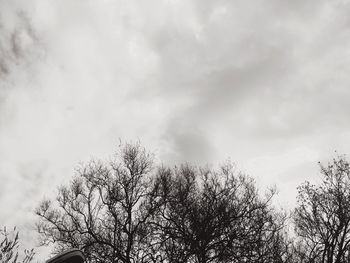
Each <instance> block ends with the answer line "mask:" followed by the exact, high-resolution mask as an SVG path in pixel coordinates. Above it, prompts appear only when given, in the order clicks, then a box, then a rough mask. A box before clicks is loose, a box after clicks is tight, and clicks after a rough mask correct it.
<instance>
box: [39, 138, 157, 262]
mask: <svg viewBox="0 0 350 263" xmlns="http://www.w3.org/2000/svg"><path fill="white" fill-rule="evenodd" d="M152 160H153V158H152V155H151V154H149V153H148V152H146V150H145V149H144V148H143V147H141V146H140V145H139V144H138V143H137V144H124V145H122V146H121V147H120V151H119V155H118V158H117V159H116V160H114V161H112V162H110V163H108V164H105V163H102V162H92V163H90V164H89V165H87V166H83V167H82V168H81V169H79V170H78V175H77V176H76V177H75V178H74V180H73V181H72V182H71V184H70V186H68V187H61V188H60V189H59V194H58V196H57V200H55V201H50V200H45V201H43V202H42V203H41V205H40V206H39V207H38V209H37V210H36V213H37V215H39V217H40V221H39V222H38V224H37V228H38V231H39V233H40V234H41V236H42V244H48V243H54V244H55V248H56V251H58V252H59V251H62V250H64V249H66V248H70V247H77V248H80V249H82V250H83V252H84V253H85V256H86V258H87V260H86V261H87V262H101V263H102V262H104V263H110V262H124V263H132V262H153V260H154V259H153V255H154V254H153V251H152V241H151V240H150V235H149V231H150V228H149V224H148V222H149V220H150V219H151V217H152V216H153V214H154V213H155V211H156V210H157V207H158V206H159V205H160V204H159V201H158V199H159V198H158V197H157V196H156V195H155V194H154V191H155V190H154V189H153V186H152V185H153V183H152V167H153V165H152Z"/></svg>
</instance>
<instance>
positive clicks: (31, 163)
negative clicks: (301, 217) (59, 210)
mask: <svg viewBox="0 0 350 263" xmlns="http://www.w3.org/2000/svg"><path fill="white" fill-rule="evenodd" d="M349 13H350V3H349V1H346V0H332V1H323V0H317V1H316V0H293V1H290V0H257V1H246V0H241V1H240V0H227V1H224V0H217V1H210V0H186V1H175V0H168V1H161V0H158V1H155V0H154V1H153V0H147V1H132V0H32V1H28V0H0V209H1V210H0V211H1V212H0V224H2V225H7V226H14V225H17V226H18V227H19V229H20V230H21V233H22V237H23V239H24V242H26V244H27V246H29V247H31V246H32V245H33V244H34V243H35V242H36V238H35V237H36V234H35V233H36V232H35V230H34V221H35V216H34V213H33V209H34V208H35V206H37V204H38V202H39V200H41V199H42V198H43V197H44V196H46V197H51V196H54V195H55V194H56V192H57V191H56V189H57V186H59V185H60V184H62V183H64V182H68V181H69V180H70V178H71V177H72V175H73V174H74V168H75V167H76V166H77V165H78V164H79V163H80V162H87V161H89V160H90V159H91V158H110V156H112V155H113V152H114V151H115V150H116V146H117V145H118V144H119V139H121V140H123V141H130V140H133V141H135V140H140V141H141V143H142V144H143V145H144V146H145V147H147V148H148V149H149V150H151V151H153V152H154V153H155V155H156V156H157V158H158V160H159V161H160V162H164V163H168V164H176V163H180V162H184V161H189V162H192V163H195V164H198V165H202V164H211V165H215V164H220V163H222V162H224V161H225V160H227V159H228V158H230V159H231V160H232V161H234V162H236V163H237V165H238V167H239V168H240V169H241V170H243V171H244V172H246V173H248V174H250V175H251V176H253V177H254V178H256V180H257V182H258V184H259V185H261V186H262V187H267V186H271V185H276V186H277V188H278V189H279V195H278V198H277V200H278V204H279V205H281V206H282V207H286V208H289V207H292V206H293V205H294V203H295V196H296V186H297V185H299V184H300V183H302V182H303V181H304V180H311V181H312V180H314V179H315V178H317V175H318V169H319V168H318V165H317V162H318V161H327V160H330V159H331V158H332V157H333V156H335V154H336V153H335V151H337V152H338V153H339V154H346V153H348V152H349V143H350V121H349V113H350V105H349V99H350V88H349V84H350V74H349V71H350V17H349ZM43 253H44V252H43Z"/></svg>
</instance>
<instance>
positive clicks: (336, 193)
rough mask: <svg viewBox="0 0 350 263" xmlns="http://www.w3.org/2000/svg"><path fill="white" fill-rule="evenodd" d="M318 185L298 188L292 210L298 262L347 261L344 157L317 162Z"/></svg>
mask: <svg viewBox="0 0 350 263" xmlns="http://www.w3.org/2000/svg"><path fill="white" fill-rule="evenodd" d="M320 167H321V174H322V181H321V183H320V184H319V185H313V184H311V183H310V182H306V183H304V184H302V185H301V186H300V187H299V194H298V206H297V208H296V209H295V216H294V219H295V226H296V233H297V235H298V237H299V251H298V253H299V256H300V258H301V259H300V262H308V263H314V262H317V263H345V262H350V253H349V249H350V168H349V163H348V162H347V161H346V160H345V158H344V157H338V158H336V159H334V160H333V161H332V162H331V163H329V164H328V165H326V166H323V165H321V164H320Z"/></svg>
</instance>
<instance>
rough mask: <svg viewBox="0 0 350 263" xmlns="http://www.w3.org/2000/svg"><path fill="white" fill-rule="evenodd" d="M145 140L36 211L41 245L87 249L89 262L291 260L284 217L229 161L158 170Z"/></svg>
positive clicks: (96, 166) (91, 167)
mask: <svg viewBox="0 0 350 263" xmlns="http://www.w3.org/2000/svg"><path fill="white" fill-rule="evenodd" d="M152 168H153V162H152V155H151V154H149V153H147V152H146V150H145V149H144V148H143V147H141V146H140V145H139V144H125V145H122V146H121V148H120V151H119V155H118V158H117V159H116V160H114V161H112V162H110V163H108V164H105V163H103V162H96V161H95V162H91V163H90V164H88V165H86V166H82V167H81V168H80V169H79V170H78V174H77V176H75V178H74V179H73V180H72V182H71V183H70V185H69V186H64V187H61V188H60V189H59V193H58V196H57V199H56V200H44V201H43V202H42V203H41V204H40V206H39V207H38V208H37V211H36V213H37V215H38V216H39V218H40V220H39V222H38V224H37V228H38V231H39V233H40V234H41V236H42V244H44V245H45V244H49V243H54V245H55V249H56V252H60V251H62V250H64V249H67V248H72V247H75V248H80V249H82V250H83V252H84V254H85V256H86V259H87V262H89V263H100V262H101V263H102V262H106V263H117V262H123V263H136V262H137V263H156V262H166V263H173V262H176V263H181V262H183V263H192V262H196V263H216V262H232V263H236V262H240V263H241V262H251V263H265V262H266V263H267V262H269V263H285V262H291V261H288V260H289V259H290V243H289V242H287V240H288V239H287V238H286V234H285V232H284V230H283V229H284V225H285V215H284V214H282V213H279V212H278V211H276V210H275V209H274V208H273V206H272V205H271V200H272V198H273V196H274V195H275V191H273V190H271V191H268V192H267V193H266V195H265V196H261V195H260V194H259V191H258V189H257V188H256V185H255V182H254V180H253V179H252V178H251V177H249V176H246V175H244V174H242V173H240V172H238V171H237V170H236V169H235V167H234V165H232V164H231V163H227V164H225V165H222V166H221V167H220V168H219V169H210V168H195V167H193V166H190V165H182V166H179V167H175V168H169V167H165V166H161V167H158V169H157V170H156V169H152Z"/></svg>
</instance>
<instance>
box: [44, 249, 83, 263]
mask: <svg viewBox="0 0 350 263" xmlns="http://www.w3.org/2000/svg"><path fill="white" fill-rule="evenodd" d="M84 261H85V258H84V255H83V253H82V252H81V251H80V250H79V249H70V250H67V251H65V252H62V253H60V254H58V255H57V256H55V257H53V258H51V259H49V260H47V261H46V263H84Z"/></svg>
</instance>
